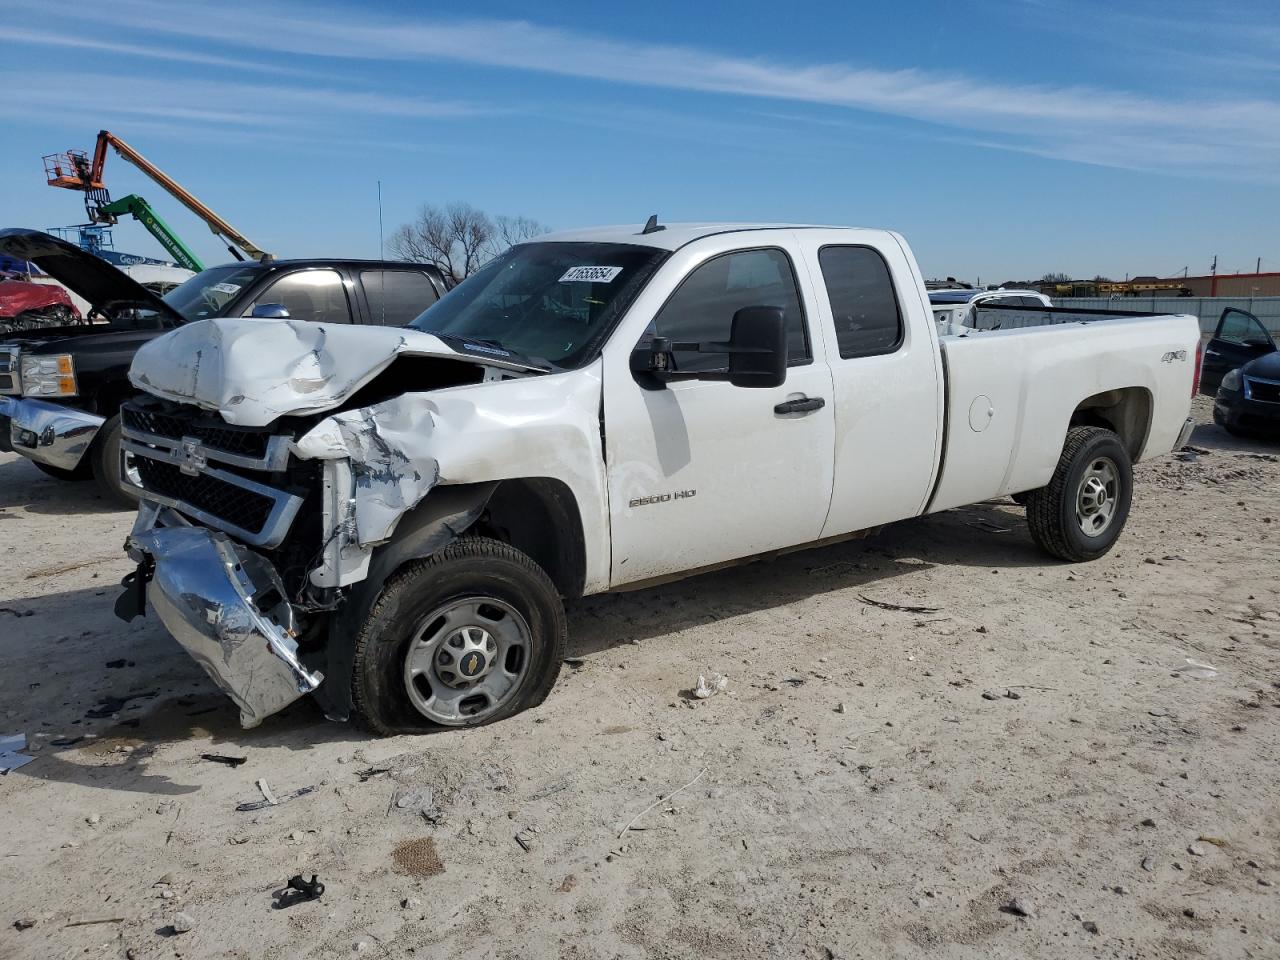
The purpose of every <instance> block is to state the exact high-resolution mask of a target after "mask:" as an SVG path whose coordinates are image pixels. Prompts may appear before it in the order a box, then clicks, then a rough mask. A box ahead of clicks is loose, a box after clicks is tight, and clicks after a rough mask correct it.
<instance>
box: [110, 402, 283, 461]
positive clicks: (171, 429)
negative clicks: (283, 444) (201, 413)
mask: <svg viewBox="0 0 1280 960" xmlns="http://www.w3.org/2000/svg"><path fill="white" fill-rule="evenodd" d="M120 419H121V420H122V421H123V423H124V426H125V427H126V428H127V429H130V430H136V431H138V432H140V433H149V434H152V435H153V436H157V437H165V438H167V439H169V440H181V439H183V437H194V438H195V439H197V440H199V441H200V442H201V443H203V444H204V445H205V446H208V447H212V448H213V449H215V450H221V451H223V452H225V453H231V454H235V455H236V456H240V457H254V458H261V457H265V456H266V455H267V444H268V443H269V442H270V440H271V434H269V433H265V432H263V431H262V430H257V429H252V428H239V429H237V428H236V427H231V426H227V425H226V424H219V423H216V422H210V421H207V420H202V419H197V418H191V417H180V416H174V415H173V414H169V413H163V412H161V411H159V410H150V409H147V408H146V407H143V406H141V405H139V404H136V403H127V404H125V405H124V406H123V407H121V408H120Z"/></svg>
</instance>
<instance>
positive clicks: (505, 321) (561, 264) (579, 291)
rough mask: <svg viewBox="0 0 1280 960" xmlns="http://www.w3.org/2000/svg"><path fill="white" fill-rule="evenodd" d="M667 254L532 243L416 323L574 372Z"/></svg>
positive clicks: (495, 263) (642, 249)
mask: <svg viewBox="0 0 1280 960" xmlns="http://www.w3.org/2000/svg"><path fill="white" fill-rule="evenodd" d="M665 256H666V251H664V250H657V249H654V248H653V247H641V246H633V245H631V244H626V243H529V244H524V245H523V246H519V247H513V248H512V249H510V250H508V251H507V252H506V253H504V254H502V256H500V257H498V258H496V259H495V260H492V261H490V262H489V263H488V264H486V265H485V266H484V267H483V268H482V269H481V270H480V271H479V272H478V273H475V274H473V275H472V276H470V277H468V278H467V279H466V280H464V281H463V282H462V283H460V284H458V286H457V287H455V288H454V289H453V290H452V291H451V292H450V293H448V294H447V295H446V296H445V297H444V299H442V300H440V301H438V302H436V303H435V304H433V305H432V306H431V307H430V308H429V309H428V310H427V311H426V312H425V313H423V314H421V315H420V316H419V317H418V318H417V319H416V320H414V321H413V322H412V323H411V324H409V325H410V326H411V327H413V328H415V329H417V330H424V331H426V332H427V333H434V334H439V335H443V336H448V337H456V338H459V339H463V340H469V341H472V342H475V341H480V342H481V346H485V345H487V346H497V347H500V348H502V349H504V350H509V351H511V352H512V353H520V354H523V355H524V356H526V357H531V358H538V359H543V360H548V361H550V362H551V363H553V364H555V365H556V366H560V367H575V366H578V365H579V364H581V363H584V362H586V361H587V360H588V359H589V358H590V353H591V351H592V348H593V347H594V345H595V344H596V343H597V342H598V340H599V338H600V337H601V336H603V335H604V334H605V333H607V332H608V331H609V329H610V328H611V327H612V325H613V323H614V321H615V320H617V318H618V315H619V313H620V312H621V310H623V309H624V308H625V307H626V305H627V304H628V303H630V302H631V299H632V298H633V297H634V296H635V294H636V292H637V291H638V290H639V289H640V287H641V286H642V285H643V284H644V282H645V280H647V279H648V277H649V274H650V273H651V272H652V270H653V268H654V267H655V266H657V264H658V263H659V262H660V261H661V260H662V259H663V257H665Z"/></svg>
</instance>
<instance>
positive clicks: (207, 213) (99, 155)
mask: <svg viewBox="0 0 1280 960" xmlns="http://www.w3.org/2000/svg"><path fill="white" fill-rule="evenodd" d="M108 145H110V146H112V147H115V149H116V152H117V153H118V154H120V156H122V157H124V158H125V159H126V160H128V161H129V162H130V163H132V164H133V165H134V166H135V167H137V168H138V169H139V170H141V171H142V172H143V173H145V174H146V175H147V176H149V177H150V178H151V179H152V180H154V181H155V182H156V183H158V184H160V186H162V187H164V188H165V190H167V191H168V192H169V194H170V195H172V196H173V198H174V199H176V200H177V201H178V202H179V203H181V204H182V205H183V206H184V207H186V208H187V209H188V210H190V211H191V212H192V213H194V214H195V215H196V216H197V217H199V218H200V219H201V220H203V221H204V222H205V223H207V224H208V225H209V229H210V230H212V231H213V233H214V235H215V236H217V237H219V238H221V239H222V240H223V242H224V243H230V244H234V245H235V246H237V247H239V248H240V249H241V250H243V251H244V252H245V253H247V254H248V255H249V256H250V257H251V258H253V259H254V260H270V259H272V256H271V254H269V253H267V252H266V251H265V250H262V249H260V248H259V247H256V246H254V244H252V243H250V242H249V239H248V238H247V237H246V236H245V235H244V234H242V233H241V232H240V231H238V230H236V229H235V227H233V226H231V224H229V223H227V221H225V220H223V219H222V218H221V217H220V216H218V215H217V214H216V213H214V212H213V211H212V210H210V209H209V208H208V207H206V206H205V205H204V204H203V203H201V202H200V201H199V200H197V199H196V198H195V197H194V196H193V195H192V194H191V193H190V192H189V191H188V190H186V189H185V188H184V187H183V186H182V185H181V184H180V183H178V182H177V181H176V180H174V179H173V178H172V177H170V176H169V175H168V174H167V173H165V172H164V171H163V170H161V169H160V168H159V167H157V166H156V165H155V164H153V163H152V162H151V161H150V160H148V159H147V158H146V157H144V156H143V155H142V154H140V153H138V151H137V150H134V149H133V147H131V146H129V145H128V144H127V143H125V142H124V141H123V140H121V139H120V138H119V137H117V136H116V135H115V134H114V133H112V132H111V131H110V130H102V131H100V132H99V133H98V143H97V146H96V147H95V148H94V151H93V167H92V170H91V173H90V186H93V185H96V186H99V187H101V185H102V168H103V166H104V165H105V164H106V162H107V146H108ZM125 199H130V198H125ZM120 202H122V203H123V202H124V201H120ZM130 212H132V211H130ZM152 216H154V214H152ZM139 219H141V218H139ZM156 219H157V221H159V218H156ZM161 222H162V221H161ZM143 223H144V225H146V221H145V220H144V221H143ZM147 228H148V229H151V228H150V226H148V227H147ZM165 229H166V230H167V229H168V228H167V227H166V228H165ZM152 232H153V233H154V232H155V231H154V230H153V231H152ZM170 234H172V231H170ZM157 239H159V236H158V235H157ZM175 239H176V238H175ZM160 242H161V243H164V242H165V241H164V240H161V241H160ZM228 249H231V248H230V247H228ZM231 253H232V255H234V256H235V257H236V259H243V258H242V257H240V256H239V254H237V253H236V251H235V250H234V249H232V250H231Z"/></svg>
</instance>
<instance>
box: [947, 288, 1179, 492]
mask: <svg viewBox="0 0 1280 960" xmlns="http://www.w3.org/2000/svg"><path fill="white" fill-rule="evenodd" d="M979 314H980V316H984V315H996V316H998V317H1001V318H1003V319H1004V320H1006V321H1009V322H1008V323H1001V326H1000V329H995V330H991V329H986V330H980V331H975V332H973V333H970V334H965V335H960V336H951V337H942V338H940V339H939V344H940V346H941V350H942V359H943V367H944V370H945V383H946V392H947V402H946V421H945V426H944V439H943V454H942V464H941V471H940V477H939V481H938V483H937V485H936V486H935V489H934V492H933V496H932V499H931V500H930V503H929V505H928V507H927V510H926V512H935V511H937V510H944V509H947V508H949V507H956V506H960V505H962V504H966V503H974V502H977V501H980V500H985V499H988V498H990V497H994V496H1002V495H1007V494H1011V493H1019V492H1022V491H1025V490H1034V489H1037V488H1039V487H1042V486H1044V485H1045V484H1046V483H1048V481H1049V479H1050V477H1051V476H1052V475H1053V470H1054V467H1055V466H1056V464H1057V462H1058V457H1059V455H1060V454H1061V452H1062V443H1063V438H1064V437H1065V435H1066V432H1067V430H1068V429H1069V428H1070V426H1071V425H1072V424H1073V423H1085V424H1095V425H1106V426H1109V427H1111V428H1112V429H1115V430H1116V432H1117V433H1119V434H1120V436H1121V438H1122V439H1123V440H1124V442H1125V444H1126V446H1127V447H1128V448H1129V454H1130V456H1131V457H1132V458H1133V460H1134V461H1135V462H1136V461H1138V460H1142V459H1145V458H1146V457H1150V456H1154V455H1157V454H1161V453H1167V452H1168V451H1170V450H1171V449H1172V448H1173V445H1174V443H1175V441H1176V440H1177V437H1178V434H1179V432H1180V431H1181V429H1182V426H1183V423H1184V422H1185V419H1186V414H1187V407H1188V404H1189V402H1190V401H1189V398H1190V396H1191V393H1192V388H1193V381H1194V378H1195V368H1196V349H1197V346H1198V344H1199V342H1200V326H1199V322H1198V320H1197V319H1196V318H1195V317H1193V316H1190V315H1174V314H1140V313H1132V312H1099V311H1088V310H1067V309H1063V308H1052V309H1046V310H1029V309H1026V308H1020V307H989V308H982V309H980V310H979ZM1032 317H1037V318H1039V322H1037V323H1030V322H1026V321H1028V320H1029V319H1030V318H1032ZM1015 323H1017V324H1018V326H1016V327H1015V326H1014V324H1015ZM1082 397H1083V398H1085V399H1084V400H1083V401H1081V399H1080V398H1082Z"/></svg>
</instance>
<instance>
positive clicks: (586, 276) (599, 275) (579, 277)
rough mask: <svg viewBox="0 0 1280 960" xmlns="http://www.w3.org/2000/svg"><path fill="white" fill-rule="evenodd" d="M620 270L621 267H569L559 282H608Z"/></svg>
mask: <svg viewBox="0 0 1280 960" xmlns="http://www.w3.org/2000/svg"><path fill="white" fill-rule="evenodd" d="M621 272H622V268H621V267H570V268H569V269H568V270H566V271H565V272H564V276H563V277H561V278H560V282H561V283H609V282H610V281H611V280H613V278H614V277H616V276H617V275H618V274H620V273H621Z"/></svg>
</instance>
